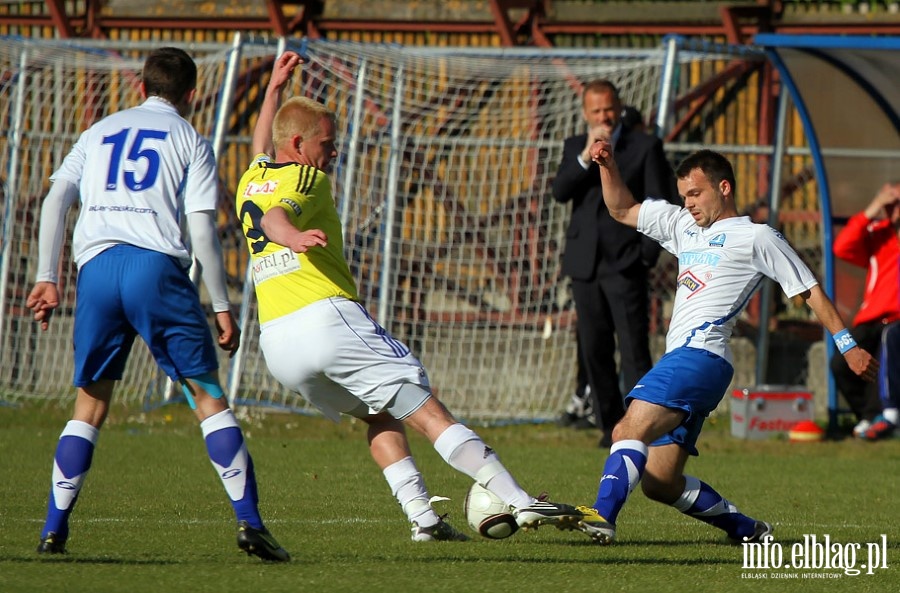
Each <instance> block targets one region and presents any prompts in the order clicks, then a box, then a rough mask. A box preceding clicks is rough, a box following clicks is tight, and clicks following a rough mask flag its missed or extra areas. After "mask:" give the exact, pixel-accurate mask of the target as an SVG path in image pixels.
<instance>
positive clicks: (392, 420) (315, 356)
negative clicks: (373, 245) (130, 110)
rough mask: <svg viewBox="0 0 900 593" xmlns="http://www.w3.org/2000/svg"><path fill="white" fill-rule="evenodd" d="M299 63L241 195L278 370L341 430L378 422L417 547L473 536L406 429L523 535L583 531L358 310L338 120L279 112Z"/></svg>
mask: <svg viewBox="0 0 900 593" xmlns="http://www.w3.org/2000/svg"><path fill="white" fill-rule="evenodd" d="M299 63H300V58H299V56H298V55H297V54H295V53H293V52H285V53H284V54H282V55H281V56H280V57H279V58H278V59H276V60H275V65H274V67H273V71H272V78H271V80H270V81H269V86H268V88H267V90H266V94H265V98H264V100H263V105H262V107H261V109H260V114H259V119H258V120H257V123H256V128H255V130H254V134H253V150H254V152H255V153H257V156H256V157H255V158H254V160H253V162H252V163H251V164H250V168H249V169H248V170H247V172H246V173H244V175H243V177H242V178H241V181H240V184H239V186H238V190H237V203H236V208H237V214H238V217H239V218H240V221H241V224H242V226H243V231H244V235H245V237H246V238H247V247H248V249H249V250H250V256H251V265H252V266H253V277H254V282H255V286H256V295H257V299H258V301H259V322H260V347H261V348H262V351H263V355H264V356H265V359H266V365H267V366H268V368H269V371H270V372H271V373H272V375H274V376H275V378H276V379H278V381H279V382H280V383H281V384H282V385H284V386H285V387H287V388H288V389H291V390H293V391H296V392H298V393H300V394H302V395H303V396H304V397H305V398H306V399H307V400H309V401H310V402H311V403H312V404H314V405H315V406H316V407H317V408H319V409H320V410H321V411H322V413H323V414H325V415H326V416H327V417H329V418H331V419H332V420H335V421H337V420H339V418H340V414H348V415H350V416H355V417H357V418H360V419H361V420H363V421H364V422H366V423H367V424H368V426H369V428H368V440H369V449H370V452H371V454H372V457H373V458H374V460H375V462H376V463H377V464H378V466H379V467H380V468H381V469H382V472H383V473H384V477H385V479H386V480H387V482H388V485H389V486H390V488H391V490H392V492H393V494H394V496H395V497H396V498H397V501H398V502H399V503H400V506H401V507H402V508H403V511H404V512H405V513H406V516H407V517H408V519H409V521H410V523H411V524H412V539H413V541H434V540H457V541H461V540H466V539H468V538H467V537H466V536H465V535H464V534H462V533H460V532H458V531H457V530H456V529H454V528H453V527H452V526H451V525H450V524H449V523H447V522H446V521H444V520H443V518H442V517H441V516H439V515H438V514H437V513H436V512H435V510H434V509H433V508H432V506H431V503H430V501H429V495H428V491H427V490H426V488H425V482H424V479H423V478H422V474H421V473H420V472H419V470H418V468H417V467H416V464H415V461H414V460H413V457H412V453H411V451H410V448H409V443H408V441H407V439H406V433H405V429H404V425H406V426H409V427H411V428H412V429H414V430H416V431H417V432H419V433H421V434H422V435H424V436H425V437H427V438H428V439H429V440H430V441H431V442H432V443H433V445H434V448H435V450H437V452H438V453H439V454H440V455H441V457H442V458H443V459H444V460H445V461H446V462H447V463H448V464H450V466H452V467H453V468H455V469H457V470H458V471H461V472H463V473H465V474H466V475H468V476H469V477H471V478H472V479H474V480H476V481H477V482H479V483H480V484H482V485H483V486H484V487H486V488H488V489H489V490H491V491H492V492H493V493H494V494H496V495H497V496H499V497H500V498H501V499H502V500H503V501H504V502H505V503H506V504H508V505H509V507H510V512H511V513H512V514H513V515H514V516H515V518H516V522H517V523H518V525H519V526H520V527H537V526H538V525H544V524H550V525H556V526H557V527H559V528H571V527H574V526H576V525H577V524H578V522H579V521H580V520H581V514H580V513H579V512H578V511H577V510H576V509H575V508H573V507H572V506H570V505H566V504H557V503H551V502H547V501H539V500H538V499H536V498H535V497H533V496H531V495H530V494H528V493H527V492H525V491H524V490H523V489H522V488H521V486H519V484H518V483H517V482H516V480H515V479H514V478H513V476H512V475H511V474H510V473H509V471H507V469H506V468H505V467H504V466H503V464H502V463H501V462H500V459H499V458H498V457H497V455H496V453H494V451H493V450H492V449H491V448H490V447H488V446H487V445H486V444H485V443H484V441H482V440H481V438H480V437H479V436H478V435H477V434H476V433H475V432H473V431H472V430H470V429H469V428H467V427H466V426H464V425H462V424H461V423H459V422H457V421H456V420H455V419H454V418H453V416H452V415H451V414H450V412H449V411H448V410H447V408H445V407H444V405H443V404H441V402H439V401H438V399H437V398H436V397H434V395H433V394H432V393H431V387H430V385H429V382H428V375H427V373H426V372H425V369H424V368H423V367H422V364H421V363H420V362H419V360H418V359H417V358H416V357H415V356H414V355H413V354H412V353H410V351H409V348H408V347H407V346H406V345H405V344H404V343H402V342H400V341H399V340H396V339H395V338H393V337H392V336H391V335H390V334H389V333H388V332H387V331H386V330H385V329H384V328H383V327H381V326H380V325H379V324H378V323H377V322H376V321H375V320H373V319H372V318H371V317H370V316H369V315H368V313H367V312H366V309H365V307H364V306H363V305H362V304H361V303H360V302H359V299H358V295H357V290H356V286H355V283H354V281H353V278H352V276H351V273H350V269H349V266H348V265H347V261H346V259H345V258H344V255H343V237H342V235H341V224H340V218H339V216H338V212H337V209H336V208H335V205H334V199H333V197H332V194H331V183H330V181H329V179H328V170H329V166H330V165H331V161H332V160H333V159H334V158H335V157H336V156H337V150H336V148H335V144H334V143H335V133H336V126H335V116H334V113H333V112H331V111H329V110H328V109H327V108H326V107H325V106H324V105H321V104H319V103H317V102H315V101H313V100H310V99H308V98H305V97H294V98H291V99H289V100H288V101H286V102H285V103H284V105H282V106H281V107H280V108H279V104H280V103H281V91H282V89H283V88H284V86H285V84H287V82H288V81H289V80H290V78H291V75H292V73H293V70H294V68H295V67H296V66H297V65H298V64H299Z"/></svg>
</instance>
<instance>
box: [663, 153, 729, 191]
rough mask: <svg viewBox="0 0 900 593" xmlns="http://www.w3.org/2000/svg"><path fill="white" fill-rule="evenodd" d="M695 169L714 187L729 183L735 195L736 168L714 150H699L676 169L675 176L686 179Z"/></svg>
mask: <svg viewBox="0 0 900 593" xmlns="http://www.w3.org/2000/svg"><path fill="white" fill-rule="evenodd" d="M694 169H700V170H701V171H703V174H704V175H706V178H707V179H709V180H710V182H712V184H713V185H719V183H720V182H722V181H727V182H728V183H729V184H730V185H731V191H732V193H734V188H735V181H734V168H733V167H732V166H731V162H730V161H729V160H728V159H726V158H725V157H724V156H722V155H721V154H719V153H718V152H716V151H714V150H707V149H704V150H698V151H697V152H695V153H693V154H691V155H688V156H687V157H686V158H685V159H684V160H683V161H681V162H680V163H679V164H678V166H677V167H676V168H675V175H676V177H678V179H684V178H685V177H687V176H688V175H690V173H691V171H693V170H694Z"/></svg>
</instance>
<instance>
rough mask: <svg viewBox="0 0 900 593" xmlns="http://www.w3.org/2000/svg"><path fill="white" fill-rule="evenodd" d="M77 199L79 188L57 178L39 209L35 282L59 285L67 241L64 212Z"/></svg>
mask: <svg viewBox="0 0 900 593" xmlns="http://www.w3.org/2000/svg"><path fill="white" fill-rule="evenodd" d="M77 199H78V186H77V185H75V184H74V183H71V182H69V181H66V180H64V179H58V180H57V181H55V182H54V183H53V185H51V186H50V191H49V192H47V197H45V198H44V203H43V205H42V206H41V226H40V230H39V231H38V266H37V275H36V278H35V280H36V281H37V282H53V283H57V282H59V254H60V252H61V251H62V246H63V241H65V238H66V213H67V212H68V211H69V208H71V207H72V204H74V203H75V201H76V200H77Z"/></svg>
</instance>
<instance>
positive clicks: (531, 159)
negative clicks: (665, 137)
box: [0, 39, 697, 422]
mask: <svg viewBox="0 0 900 593" xmlns="http://www.w3.org/2000/svg"><path fill="white" fill-rule="evenodd" d="M79 44H80V45H75V44H74V43H71V44H62V43H59V42H34V41H22V40H17V39H4V40H3V43H0V64H2V72H3V78H2V79H0V118H2V121H3V122H4V124H3V125H4V126H8V129H7V131H6V133H5V134H3V137H2V138H0V176H2V188H0V189H2V192H0V211H2V212H3V223H2V230H3V235H2V238H3V242H2V254H3V259H2V275H0V295H2V305H3V308H2V313H0V315H2V317H0V331H2V339H0V402H7V403H9V402H13V403H14V402H16V401H20V400H24V399H29V398H40V399H48V400H51V401H56V400H59V399H60V398H62V397H64V396H65V395H67V394H70V393H72V388H71V374H72V363H71V358H72V355H71V332H72V323H71V315H72V310H73V295H74V280H75V270H74V266H73V264H72V262H71V257H70V256H69V253H68V252H67V253H66V254H65V256H64V258H63V274H62V278H63V280H62V288H63V295H64V302H63V305H62V306H61V307H60V309H59V311H58V312H57V314H56V315H55V316H54V318H53V322H52V324H51V328H50V330H49V331H48V332H40V330H39V329H37V328H36V327H35V325H34V323H33V322H32V321H31V316H30V313H29V312H28V311H27V310H25V308H24V299H25V296H26V294H27V291H28V290H29V289H30V287H31V285H32V282H33V277H34V269H35V265H36V261H37V230H38V224H37V222H38V217H39V213H40V203H41V199H42V197H43V196H44V195H45V194H46V191H47V188H48V183H49V182H48V177H49V175H50V174H51V173H52V171H53V170H55V169H56V167H58V166H59V164H60V163H61V161H62V158H63V157H64V156H65V154H66V153H67V151H68V150H69V148H70V147H71V146H72V144H73V143H74V142H75V140H76V139H77V137H78V134H79V133H80V132H81V131H82V130H84V129H85V128H87V127H88V126H89V125H90V124H91V123H93V122H94V121H96V120H97V119H99V118H100V117H103V116H104V115H106V114H107V113H110V112H112V111H116V110H119V109H123V108H125V107H128V106H131V105H134V104H137V103H138V102H139V97H138V74H139V72H140V67H141V64H142V61H143V58H144V56H146V54H147V52H148V51H149V50H150V49H152V47H155V46H156V44H154V45H153V46H150V45H141V44H135V43H124V42H119V43H114V42H107V43H98V42H89V41H79ZM185 49H187V50H188V51H189V52H190V53H191V54H192V55H193V56H194V58H195V59H196V61H197V63H198V66H199V68H200V74H199V81H200V85H201V88H200V92H199V96H200V100H199V102H198V104H197V109H196V113H195V115H194V117H193V119H192V122H193V123H194V125H195V126H196V127H197V128H198V129H199V130H200V131H201V133H203V134H206V135H208V136H209V137H210V138H211V139H212V140H213V141H214V147H216V149H217V158H218V160H219V163H220V172H221V177H222V183H221V185H222V187H221V191H222V196H223V205H222V213H221V220H222V226H221V238H222V241H223V245H224V246H225V249H226V263H227V265H228V268H229V273H230V275H231V278H230V281H231V286H232V289H233V294H232V295H233V302H235V303H241V307H242V309H241V316H242V324H243V328H244V335H243V347H242V349H241V352H240V355H239V357H237V358H236V359H235V360H234V361H229V360H228V359H226V358H223V361H222V362H223V365H222V366H223V368H222V380H223V382H225V381H227V382H228V384H229V394H230V396H231V397H232V399H233V400H234V402H235V403H236V404H238V405H259V406H268V407H275V408H280V409H285V410H289V411H293V412H304V413H305V412H312V410H311V409H310V407H309V406H308V405H307V404H306V403H305V402H304V400H303V399H302V398H301V397H300V396H299V395H297V394H294V393H290V392H287V391H286V390H284V389H283V388H281V387H280V386H279V385H278V384H277V383H276V382H275V381H274V380H273V379H272V378H271V376H270V375H269V373H268V371H267V370H266V366H265V362H264V360H263V359H262V354H261V352H260V351H259V347H258V324H257V321H256V309H255V300H254V298H253V291H252V286H250V285H248V284H247V283H246V282H245V269H246V262H247V256H246V253H245V252H244V251H245V246H244V241H243V240H242V239H241V237H240V235H239V229H240V227H239V225H238V223H237V220H236V217H235V215H234V213H233V196H234V189H235V186H236V184H237V180H238V177H239V175H240V173H241V172H242V171H243V169H244V167H245V166H246V164H247V162H248V161H249V158H250V157H251V156H252V155H250V154H249V135H250V133H251V131H252V125H253V123H254V122H255V111H256V108H257V107H258V101H259V98H260V89H262V88H264V85H265V83H266V82H267V79H268V72H269V70H270V68H271V59H272V58H273V56H274V55H275V53H276V48H275V46H274V44H272V43H266V42H240V40H239V39H238V40H236V42H235V43H234V44H232V45H213V44H201V45H192V46H188V47H185ZM293 49H295V50H297V51H299V52H300V53H302V54H303V55H304V56H305V57H306V63H305V64H304V65H303V66H302V68H301V69H300V71H299V72H298V74H297V75H296V76H295V81H294V84H293V86H292V88H291V89H290V91H289V94H303V95H307V96H311V97H314V98H316V99H318V100H320V101H322V102H324V103H326V104H327V105H328V106H329V107H331V108H333V109H334V110H335V111H336V112H337V114H338V120H339V121H338V123H339V153H340V154H339V157H338V160H337V162H336V167H335V169H334V172H333V174H332V180H333V183H334V187H335V196H336V200H337V206H338V209H339V211H340V213H341V216H342V220H343V223H344V238H345V246H346V254H347V257H348V259H349V261H350V263H351V267H352V270H353V273H354V274H355V277H356V279H357V282H358V284H359V287H360V293H361V296H362V298H363V300H364V302H365V304H366V306H367V307H368V309H369V310H370V312H371V313H372V315H373V316H374V317H375V318H376V319H377V320H378V321H379V322H381V323H382V324H383V325H384V326H385V327H386V328H387V329H388V330H389V331H391V332H392V333H393V334H394V335H395V336H396V337H397V338H400V339H402V340H404V341H405V342H407V343H408V344H409V345H410V347H411V348H412V349H413V351H414V352H415V353H416V354H417V355H418V356H419V357H420V358H421V360H422V361H423V363H424V364H425V367H426V368H427V369H428V372H429V376H430V378H431V382H432V385H433V386H434V388H435V391H436V392H437V393H438V394H439V397H440V398H441V399H442V400H443V401H444V402H445V403H446V404H447V405H448V407H449V408H450V409H451V410H452V411H453V412H454V413H455V414H457V415H458V416H459V417H461V418H464V419H466V420H468V421H474V422H497V421H520V420H521V421H535V420H543V419H550V418H554V417H556V416H557V415H558V414H559V412H560V411H561V410H562V407H563V406H564V404H565V402H566V401H567V400H568V398H569V397H570V395H571V393H572V390H573V389H574V386H575V372H576V352H575V335H574V309H573V306H572V303H571V299H570V295H569V289H568V283H567V280H566V279H565V278H563V277H561V276H560V273H559V264H560V259H561V251H562V249H563V248H564V246H565V224H566V222H567V217H568V209H567V207H565V206H561V205H559V204H557V203H555V202H554V201H553V199H552V197H551V195H550V183H551V180H552V177H553V175H554V173H555V171H556V168H557V166H558V164H559V160H560V157H561V150H562V142H563V139H564V138H565V137H567V136H569V135H572V134H574V133H577V132H578V131H580V130H581V128H582V126H583V124H582V116H581V106H580V88H581V85H582V84H583V83H585V82H587V81H588V80H592V79H595V78H609V79H612V80H613V81H614V82H615V83H616V84H617V85H618V86H619V88H620V91H621V94H622V98H623V100H624V102H625V103H627V104H630V105H633V106H635V107H637V108H638V109H639V110H641V111H642V112H643V114H644V116H645V117H648V116H649V115H650V114H651V113H652V112H653V110H654V109H655V108H656V106H657V103H658V101H659V96H658V95H659V93H660V89H661V86H662V85H661V73H662V70H663V62H664V56H665V54H664V51H663V50H662V49H648V50H614V49H603V50H601V49H597V50H589V49H584V50H549V51H548V50H494V51H491V50H463V49H451V48H424V47H423V48H415V47H395V46H386V45H381V46H375V45H361V44H346V43H329V42H310V43H309V44H304V45H298V46H296V47H293ZM684 59H697V56H696V55H695V56H685V58H684ZM235 89H237V90H236V92H235ZM75 214H76V212H75V211H74V210H73V212H72V213H70V224H71V223H72V222H74V219H75ZM69 243H70V239H69ZM666 284H668V283H666ZM657 296H662V297H663V298H665V295H657ZM662 329H663V328H660V331H662ZM301 339H302V337H301ZM176 395H177V394H176ZM166 398H167V390H166V381H165V377H164V376H162V375H161V373H160V372H159V371H158V369H157V367H156V365H155V364H154V362H153V360H152V358H151V357H150V356H149V353H148V352H147V350H146V348H145V347H144V346H143V345H142V344H140V341H139V340H138V341H137V342H136V345H135V348H134V352H133V354H132V357H131V360H130V363H129V365H128V370H127V374H126V377H125V378H124V380H123V381H122V382H121V386H120V387H119V388H118V391H117V399H118V400H119V401H121V402H125V403H132V404H140V405H143V406H145V407H147V406H156V405H160V404H163V403H165V402H166Z"/></svg>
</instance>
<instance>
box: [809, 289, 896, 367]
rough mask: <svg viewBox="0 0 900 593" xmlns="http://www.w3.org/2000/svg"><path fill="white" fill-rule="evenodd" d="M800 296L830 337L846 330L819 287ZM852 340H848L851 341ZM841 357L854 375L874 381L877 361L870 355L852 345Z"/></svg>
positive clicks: (838, 314) (833, 307)
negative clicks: (829, 333)
mask: <svg viewBox="0 0 900 593" xmlns="http://www.w3.org/2000/svg"><path fill="white" fill-rule="evenodd" d="M800 296H802V297H803V299H804V300H805V301H806V303H807V304H808V305H809V307H810V308H811V309H812V310H813V312H814V313H815V314H816V317H818V318H819V321H821V322H822V325H824V326H825V329H827V330H828V331H829V332H831V335H832V336H834V335H836V334H839V333H840V332H842V331H845V330H846V327H847V326H846V324H845V323H844V320H843V319H841V314H840V313H838V311H837V309H836V308H835V306H834V303H832V302H831V299H829V298H828V295H826V294H825V291H824V290H822V287H821V286H819V285H818V284H817V285H815V286H813V287H812V288H811V289H809V290H808V291H806V292H804V293H802V294H801V295H800ZM848 335H849V334H848ZM852 339H853V338H850V340H851V341H852ZM839 348H840V346H839ZM841 349H843V348H841ZM843 355H844V358H845V359H846V360H847V364H848V365H849V366H850V368H851V369H852V370H853V372H854V373H856V374H857V375H859V376H860V377H862V378H863V379H865V380H866V381H874V380H875V378H876V377H877V375H878V360H876V359H875V358H873V357H872V355H871V354H869V353H868V352H866V351H865V350H863V349H862V348H860V347H859V346H856V345H853V346H852V347H849V348H846V350H845V351H844V352H843Z"/></svg>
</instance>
